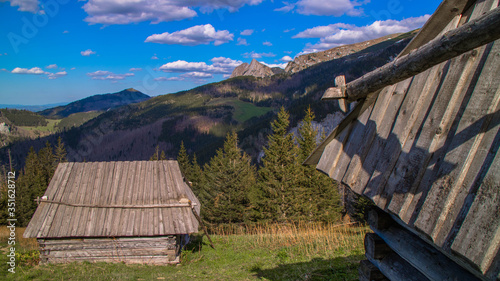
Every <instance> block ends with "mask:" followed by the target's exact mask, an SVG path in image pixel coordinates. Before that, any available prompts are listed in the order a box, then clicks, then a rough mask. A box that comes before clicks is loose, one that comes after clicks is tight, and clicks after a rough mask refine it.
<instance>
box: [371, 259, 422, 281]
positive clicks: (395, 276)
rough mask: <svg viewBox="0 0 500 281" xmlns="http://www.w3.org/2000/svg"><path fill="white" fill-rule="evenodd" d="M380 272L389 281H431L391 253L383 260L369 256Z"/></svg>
mask: <svg viewBox="0 0 500 281" xmlns="http://www.w3.org/2000/svg"><path fill="white" fill-rule="evenodd" d="M367 258H368V260H369V261H370V262H371V263H372V264H373V265H375V266H376V267H377V268H378V269H379V270H380V272H381V273H382V274H383V275H384V276H386V277H387V278H388V279H389V280H405V281H429V279H428V278H427V277H425V275H423V274H422V273H420V272H419V271H418V270H416V269H415V268H413V267H412V266H411V265H410V264H409V263H408V262H407V261H406V260H404V259H403V258H401V257H400V256H398V254H396V253H395V252H391V253H390V254H388V255H386V256H385V257H384V258H382V259H375V258H373V257H370V256H367Z"/></svg>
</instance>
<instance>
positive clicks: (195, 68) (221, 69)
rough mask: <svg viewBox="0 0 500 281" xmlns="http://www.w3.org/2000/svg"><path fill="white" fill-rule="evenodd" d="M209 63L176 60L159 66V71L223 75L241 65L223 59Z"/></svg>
mask: <svg viewBox="0 0 500 281" xmlns="http://www.w3.org/2000/svg"><path fill="white" fill-rule="evenodd" d="M211 61H212V64H211V65H209V64H206V63H205V62H187V61H184V60H178V61H174V62H169V63H166V64H164V65H162V66H160V68H159V70H161V71H164V72H178V73H188V72H202V73H211V74H224V73H231V72H232V71H233V69H234V68H235V67H236V66H238V65H240V64H242V63H243V62H241V61H237V60H232V59H230V58H225V57H216V58H213V59H212V60H211Z"/></svg>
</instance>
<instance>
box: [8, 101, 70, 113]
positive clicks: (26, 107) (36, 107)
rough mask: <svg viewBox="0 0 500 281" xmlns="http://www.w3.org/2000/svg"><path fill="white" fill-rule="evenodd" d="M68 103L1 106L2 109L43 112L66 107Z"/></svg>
mask: <svg viewBox="0 0 500 281" xmlns="http://www.w3.org/2000/svg"><path fill="white" fill-rule="evenodd" d="M66 104H68V103H67V102H60V103H52V104H43V105H23V104H0V108H10V109H24V110H29V111H33V112H37V111H41V110H44V109H47V108H52V107H56V106H61V105H66Z"/></svg>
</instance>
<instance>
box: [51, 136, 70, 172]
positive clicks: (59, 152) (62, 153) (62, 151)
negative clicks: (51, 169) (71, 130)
mask: <svg viewBox="0 0 500 281" xmlns="http://www.w3.org/2000/svg"><path fill="white" fill-rule="evenodd" d="M66 155H67V152H66V148H65V147H64V143H63V142H62V139H61V137H58V138H57V146H56V147H55V152H54V159H55V162H54V163H55V168H57V165H58V164H59V163H64V162H66V161H67V159H66Z"/></svg>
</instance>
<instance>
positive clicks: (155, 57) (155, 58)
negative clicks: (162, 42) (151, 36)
mask: <svg viewBox="0 0 500 281" xmlns="http://www.w3.org/2000/svg"><path fill="white" fill-rule="evenodd" d="M151 59H152V60H158V59H159V58H158V57H157V56H156V54H154V55H153V56H152V57H151Z"/></svg>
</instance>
